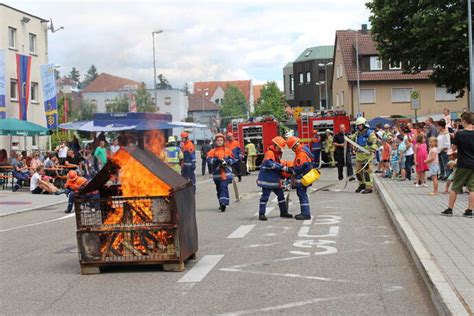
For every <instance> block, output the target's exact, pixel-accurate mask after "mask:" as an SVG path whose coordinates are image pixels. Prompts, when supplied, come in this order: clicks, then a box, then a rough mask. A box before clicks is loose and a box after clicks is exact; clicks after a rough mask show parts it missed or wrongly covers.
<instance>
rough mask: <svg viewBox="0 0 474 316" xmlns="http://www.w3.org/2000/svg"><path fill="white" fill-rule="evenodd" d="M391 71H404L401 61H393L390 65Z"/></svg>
mask: <svg viewBox="0 0 474 316" xmlns="http://www.w3.org/2000/svg"><path fill="white" fill-rule="evenodd" d="M389 68H390V70H400V69H402V64H401V63H400V62H399V61H392V62H390V65H389Z"/></svg>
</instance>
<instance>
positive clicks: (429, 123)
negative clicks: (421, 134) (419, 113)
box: [425, 117, 438, 148]
mask: <svg viewBox="0 0 474 316" xmlns="http://www.w3.org/2000/svg"><path fill="white" fill-rule="evenodd" d="M425 128H426V145H427V146H428V148H429V146H430V144H429V142H428V139H430V138H431V137H438V130H437V129H436V126H434V123H433V118H431V117H428V118H427V119H426V120H425Z"/></svg>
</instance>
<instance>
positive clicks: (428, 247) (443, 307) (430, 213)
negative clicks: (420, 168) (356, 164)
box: [374, 176, 474, 315]
mask: <svg viewBox="0 0 474 316" xmlns="http://www.w3.org/2000/svg"><path fill="white" fill-rule="evenodd" d="M374 178H375V186H376V188H377V190H378V192H379V194H380V196H381V198H382V200H383V202H384V203H385V206H386V208H387V211H388V213H389V215H390V217H391V219H392V221H393V223H394V225H395V227H396V229H397V231H398V233H399V234H400V237H401V238H402V240H403V241H404V243H405V244H406V246H407V248H408V250H409V251H410V254H411V255H412V257H413V259H414V261H415V264H416V265H417V268H418V270H419V271H420V273H421V275H422V277H423V279H424V281H425V283H426V284H427V286H428V289H429V291H430V294H431V296H432V299H433V302H434V303H435V306H436V307H437V308H438V311H440V312H441V313H442V314H452V315H472V314H473V312H474V247H473V237H474V236H473V234H474V225H473V224H474V220H473V219H472V218H465V217H463V216H462V213H463V212H464V210H465V209H467V201H468V195H467V194H461V195H458V200H457V202H456V207H455V209H454V214H455V215H454V216H452V217H445V216H441V215H440V213H441V211H443V210H444V209H445V208H446V207H447V203H448V195H447V194H440V195H438V196H436V197H431V196H428V193H429V192H430V190H432V187H431V183H429V185H430V187H429V188H415V187H414V185H413V181H405V182H398V181H394V180H388V179H382V178H380V177H378V176H374ZM444 186H445V182H440V191H444Z"/></svg>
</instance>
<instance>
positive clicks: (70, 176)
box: [67, 170, 77, 180]
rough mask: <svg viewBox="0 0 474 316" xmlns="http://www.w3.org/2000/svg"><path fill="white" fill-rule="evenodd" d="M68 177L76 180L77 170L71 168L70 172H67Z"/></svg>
mask: <svg viewBox="0 0 474 316" xmlns="http://www.w3.org/2000/svg"><path fill="white" fill-rule="evenodd" d="M67 177H68V178H69V179H71V180H76V178H77V172H76V171H74V170H70V171H69V172H68V173H67Z"/></svg>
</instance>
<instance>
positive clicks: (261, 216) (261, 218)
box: [258, 214, 268, 221]
mask: <svg viewBox="0 0 474 316" xmlns="http://www.w3.org/2000/svg"><path fill="white" fill-rule="evenodd" d="M258 219H259V220H261V221H266V220H268V218H267V217H266V216H265V215H264V214H260V215H258Z"/></svg>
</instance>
